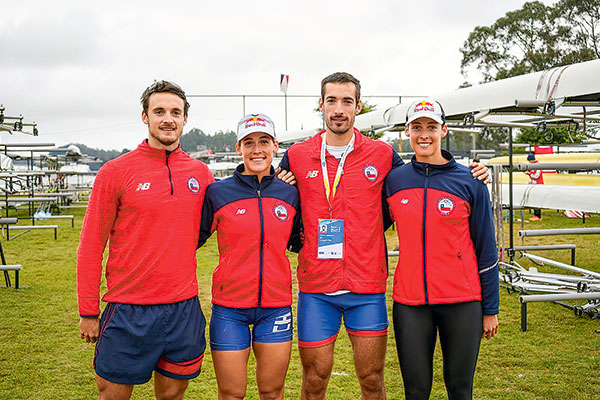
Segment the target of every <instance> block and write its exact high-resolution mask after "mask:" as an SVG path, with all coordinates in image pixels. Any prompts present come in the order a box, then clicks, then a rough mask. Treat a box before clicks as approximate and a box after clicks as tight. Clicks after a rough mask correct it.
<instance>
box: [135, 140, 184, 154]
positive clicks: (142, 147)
mask: <svg viewBox="0 0 600 400" xmlns="http://www.w3.org/2000/svg"><path fill="white" fill-rule="evenodd" d="M137 149H138V150H139V151H141V152H142V153H144V154H147V155H149V156H150V157H157V158H166V157H167V155H168V156H169V158H173V157H179V156H180V155H182V154H183V153H184V151H183V150H182V149H181V144H180V145H179V146H177V148H176V149H175V150H171V151H169V150H165V149H155V148H154V147H151V146H150V145H149V144H148V139H144V140H143V141H142V143H140V144H139V146H138V147H137Z"/></svg>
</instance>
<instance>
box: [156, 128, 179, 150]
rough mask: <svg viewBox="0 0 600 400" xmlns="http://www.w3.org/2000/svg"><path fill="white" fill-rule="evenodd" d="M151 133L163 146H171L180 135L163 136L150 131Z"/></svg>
mask: <svg viewBox="0 0 600 400" xmlns="http://www.w3.org/2000/svg"><path fill="white" fill-rule="evenodd" d="M150 135H151V136H152V137H153V138H154V140H156V141H157V142H158V143H160V144H162V145H163V146H171V145H173V144H175V143H176V142H177V141H178V140H179V135H176V134H175V135H172V136H161V135H160V134H157V133H154V132H152V131H150Z"/></svg>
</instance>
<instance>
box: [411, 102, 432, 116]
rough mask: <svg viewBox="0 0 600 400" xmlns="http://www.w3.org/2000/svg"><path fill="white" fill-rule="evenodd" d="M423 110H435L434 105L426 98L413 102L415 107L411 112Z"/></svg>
mask: <svg viewBox="0 0 600 400" xmlns="http://www.w3.org/2000/svg"><path fill="white" fill-rule="evenodd" d="M423 111H427V112H435V107H434V105H433V104H431V103H430V102H428V101H427V100H423V101H422V102H420V103H417V104H415V109H414V110H413V112H415V113H416V112H423Z"/></svg>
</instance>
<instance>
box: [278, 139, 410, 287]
mask: <svg viewBox="0 0 600 400" xmlns="http://www.w3.org/2000/svg"><path fill="white" fill-rule="evenodd" d="M321 133H322V132H319V133H318V134H317V135H315V136H313V137H312V138H310V139H308V140H306V141H305V142H302V143H297V144H295V145H293V146H292V147H290V148H289V149H288V151H287V152H286V153H285V155H284V157H283V159H282V161H281V164H280V166H281V168H283V169H286V170H288V171H292V172H293V173H294V175H295V176H296V182H297V186H298V190H299V191H300V203H301V204H302V208H301V209H302V225H303V230H304V235H305V241H304V246H303V247H302V250H300V254H299V256H298V281H299V284H300V285H299V286H300V290H301V291H302V292H307V293H328V292H335V291H338V290H342V289H346V290H350V291H351V292H354V293H383V292H385V290H386V281H387V275H388V268H387V251H386V247H385V238H384V229H383V216H382V200H381V199H382V187H383V181H384V179H385V177H386V175H387V174H388V172H389V171H390V170H391V169H392V167H396V166H400V165H402V160H401V159H400V157H399V156H398V154H397V153H396V152H395V151H394V149H393V148H392V146H390V145H389V144H387V143H385V142H382V141H379V140H371V139H369V138H367V137H365V136H363V135H362V134H361V133H360V132H358V130H356V129H355V136H356V139H355V143H354V150H353V151H352V152H351V153H349V154H348V156H347V158H346V165H345V166H344V173H343V175H342V177H341V180H340V184H339V186H338V189H337V193H336V195H335V197H334V199H333V202H332V205H333V215H332V217H333V218H334V219H343V220H344V250H343V253H344V258H343V259H341V260H321V259H317V247H318V232H317V230H318V220H319V218H322V219H326V218H329V204H328V202H327V199H326V198H325V187H324V182H323V178H322V169H321V164H320V154H321V143H322V139H321ZM326 160H327V172H328V174H329V177H328V178H329V182H330V184H333V181H334V179H335V174H336V171H337V167H338V164H339V162H338V160H337V159H336V158H335V157H333V156H332V155H330V154H329V153H327V154H326Z"/></svg>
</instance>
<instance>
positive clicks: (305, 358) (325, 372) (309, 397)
mask: <svg viewBox="0 0 600 400" xmlns="http://www.w3.org/2000/svg"><path fill="white" fill-rule="evenodd" d="M334 345H335V342H334V343H330V344H327V345H325V346H321V347H314V348H306V347H304V348H303V347H301V348H300V360H301V361H302V400H323V399H325V393H326V391H327V383H328V382H329V377H330V376H331V369H332V368H333V349H334Z"/></svg>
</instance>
